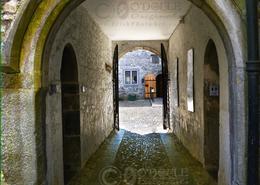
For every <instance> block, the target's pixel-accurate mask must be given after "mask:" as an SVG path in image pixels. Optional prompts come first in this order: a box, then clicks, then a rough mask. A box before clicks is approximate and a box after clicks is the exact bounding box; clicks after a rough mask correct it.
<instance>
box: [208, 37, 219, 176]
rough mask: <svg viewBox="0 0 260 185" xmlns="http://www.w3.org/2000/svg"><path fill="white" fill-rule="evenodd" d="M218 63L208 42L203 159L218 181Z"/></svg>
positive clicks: (213, 49) (214, 51)
mask: <svg viewBox="0 0 260 185" xmlns="http://www.w3.org/2000/svg"><path fill="white" fill-rule="evenodd" d="M219 87H220V84H219V62H218V54H217V49H216V46H215V44H214V42H213V41H212V40H210V41H209V43H208V45H207V48H206V53H205V60H204V158H205V167H206V169H207V170H208V171H209V172H210V173H211V174H212V175H213V177H214V178H215V179H218V170H219V151H220V150H219V147H220V146H219V129H220V128H219V126H220V124H219V111H220V107H219V106H220V105H219Z"/></svg>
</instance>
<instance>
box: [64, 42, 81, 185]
mask: <svg viewBox="0 0 260 185" xmlns="http://www.w3.org/2000/svg"><path fill="white" fill-rule="evenodd" d="M60 78H61V89H62V128H63V129H62V130H63V132H62V136H63V167H64V168H63V170H64V184H67V183H68V182H69V180H70V179H71V178H72V177H73V176H74V175H75V173H76V172H77V171H78V170H79V169H80V164H81V163H80V161H81V148H80V102H79V84H78V67H77V59H76V55H75V52H74V50H73V48H72V46H71V45H70V44H68V45H66V47H65V48H64V50H63V56H62V65H61V71H60Z"/></svg>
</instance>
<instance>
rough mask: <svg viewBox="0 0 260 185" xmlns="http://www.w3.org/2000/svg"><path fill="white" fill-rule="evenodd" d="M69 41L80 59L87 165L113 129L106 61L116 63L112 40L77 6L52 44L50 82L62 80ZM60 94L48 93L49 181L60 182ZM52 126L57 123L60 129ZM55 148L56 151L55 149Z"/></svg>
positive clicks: (82, 137)
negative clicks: (64, 54) (61, 71)
mask: <svg viewBox="0 0 260 185" xmlns="http://www.w3.org/2000/svg"><path fill="white" fill-rule="evenodd" d="M67 43H70V44H71V45H72V46H73V48H74V51H75V53H76V58H77V62H78V70H79V84H80V90H81V92H80V117H81V128H80V130H81V156H82V157H81V165H82V166H83V165H84V164H85V163H86V161H87V160H88V159H89V157H90V156H91V155H92V154H93V153H94V152H95V151H96V149H97V148H98V146H99V145H100V144H101V143H102V142H103V141H104V139H105V138H106V137H107V136H108V135H109V134H110V132H111V131H112V129H113V107H112V106H113V102H112V101H113V99H112V97H113V92H112V74H111V73H110V72H108V71H106V70H105V64H106V63H107V64H109V65H112V63H111V62H112V56H111V53H112V51H111V41H110V40H109V39H108V37H107V36H106V35H104V34H103V33H102V31H101V30H100V28H99V27H98V26H97V25H96V24H95V23H94V22H93V20H92V19H91V18H90V17H89V15H88V14H87V10H86V9H84V8H83V7H82V6H81V7H79V8H77V9H76V10H74V11H73V12H72V14H71V15H70V16H69V17H68V18H67V19H66V20H65V22H64V24H63V25H62V26H61V28H60V30H59V32H58V33H57V37H56V39H55V42H54V44H53V46H52V48H53V49H52V52H51V55H50V61H49V66H48V70H49V71H51V72H49V76H48V81H49V84H51V83H58V84H59V83H60V65H61V57H62V52H63V49H64V46H65V45H66V44H67ZM84 88H85V90H84ZM60 96H61V95H60V94H56V95H54V96H47V99H46V101H47V110H46V114H47V115H46V120H47V121H46V123H47V125H49V126H47V154H48V155H49V156H50V158H47V161H48V163H49V164H50V165H49V166H50V167H49V168H48V172H49V174H48V180H49V184H53V182H56V181H57V179H56V178H57V177H58V178H60V177H62V174H61V173H62V172H61V169H62V168H63V166H62V161H61V160H53V159H57V157H58V156H60V152H62V145H61V141H60V140H61V139H62V136H61V133H60V131H61V113H60V110H61V107H60V106H61V103H60V101H61V100H60ZM54 113H55V114H54ZM53 120H55V122H54V121H53ZM51 125H52V126H51ZM48 127H49V128H51V127H55V128H56V131H54V130H53V129H48ZM48 136H49V137H48ZM52 143H54V144H52ZM48 145H49V147H48ZM53 145H56V146H55V147H53ZM51 148H52V149H51ZM53 148H55V150H56V152H53ZM52 168H54V169H52ZM59 180H62V179H59Z"/></svg>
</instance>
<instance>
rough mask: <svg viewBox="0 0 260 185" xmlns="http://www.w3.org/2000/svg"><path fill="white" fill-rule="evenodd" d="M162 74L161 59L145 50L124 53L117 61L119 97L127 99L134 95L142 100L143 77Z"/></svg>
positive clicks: (143, 89)
mask: <svg viewBox="0 0 260 185" xmlns="http://www.w3.org/2000/svg"><path fill="white" fill-rule="evenodd" d="M161 72H162V65H161V59H160V57H159V56H158V55H156V54H154V53H152V52H150V51H147V50H136V51H132V52H128V53H126V54H125V55H124V56H123V57H122V58H120V60H119V97H120V99H127V97H128V96H129V95H135V96H136V97H137V98H138V99H143V98H144V95H145V76H146V75H148V74H153V75H154V76H158V75H159V74H161Z"/></svg>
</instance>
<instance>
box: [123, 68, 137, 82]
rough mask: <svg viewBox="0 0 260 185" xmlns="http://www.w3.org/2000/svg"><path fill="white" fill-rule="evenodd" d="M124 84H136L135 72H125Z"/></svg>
mask: <svg viewBox="0 0 260 185" xmlns="http://www.w3.org/2000/svg"><path fill="white" fill-rule="evenodd" d="M125 84H127V85H135V84H138V74H137V71H125Z"/></svg>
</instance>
